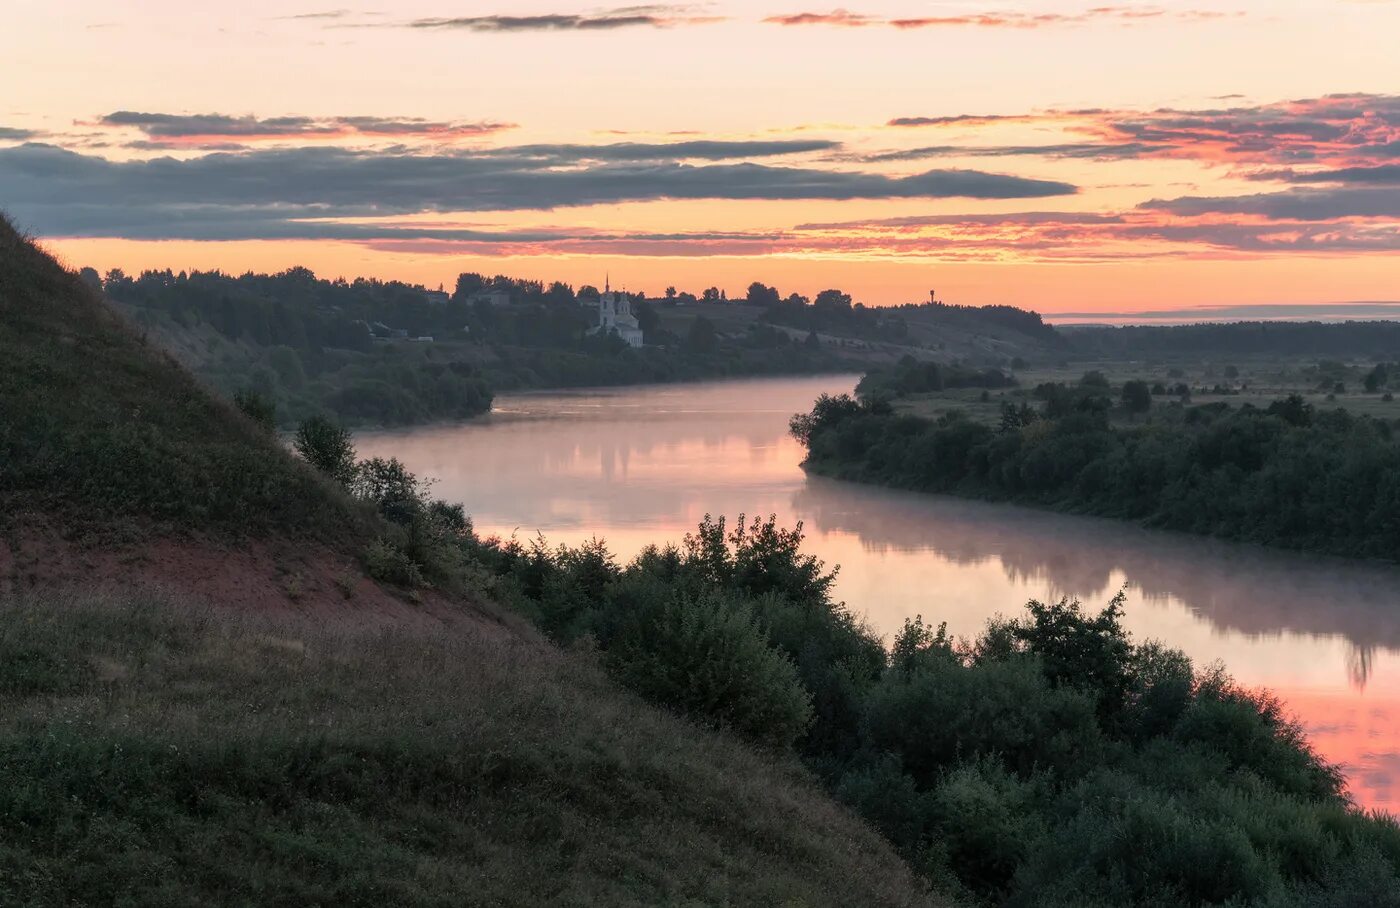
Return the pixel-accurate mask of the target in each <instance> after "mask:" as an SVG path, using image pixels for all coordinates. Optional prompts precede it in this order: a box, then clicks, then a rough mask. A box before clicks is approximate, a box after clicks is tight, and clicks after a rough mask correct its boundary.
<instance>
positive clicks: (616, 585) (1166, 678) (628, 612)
mask: <svg viewBox="0 0 1400 908" xmlns="http://www.w3.org/2000/svg"><path fill="white" fill-rule="evenodd" d="M827 403H828V406H830V407H836V408H838V409H840V410H842V411H847V410H849V409H850V407H851V406H852V405H851V404H850V403H848V402H846V401H841V400H839V399H832V400H829V401H828V402H827ZM855 406H856V409H857V411H859V409H860V407H859V405H855ZM852 418H854V417H852ZM801 542H802V533H801V528H800V526H799V527H798V528H796V529H792V530H789V529H784V528H783V527H781V526H779V525H778V524H777V522H776V520H774V519H772V518H770V519H768V520H762V521H748V522H746V521H744V520H743V519H742V518H741V519H740V520H739V521H738V522H737V523H736V524H735V525H734V526H733V527H732V528H731V527H729V526H728V525H727V524H726V522H725V521H723V520H712V519H710V518H708V517H707V518H706V519H705V520H704V521H703V522H702V523H701V524H700V526H699V527H698V528H697V530H696V531H695V532H694V533H692V534H689V535H688V536H687V537H686V538H685V540H684V542H683V543H682V544H681V545H679V546H673V547H667V548H649V549H646V550H645V551H643V552H642V553H641V554H640V555H639V556H638V557H637V558H635V559H634V560H633V561H632V562H630V563H628V564H626V565H619V564H618V563H617V562H616V560H615V559H614V558H613V556H612V555H611V554H610V553H609V551H608V549H607V547H606V546H605V545H604V544H603V543H601V542H597V541H595V542H592V543H589V544H586V545H583V546H579V547H577V548H570V547H567V546H565V547H559V548H554V549H551V548H550V547H548V546H547V545H546V544H545V543H544V541H543V540H542V539H537V540H535V541H534V542H533V543H531V544H529V545H525V544H522V543H520V542H519V541H517V540H514V539H511V540H504V541H503V540H499V539H487V540H483V539H478V538H476V537H475V536H471V537H469V539H468V541H467V542H466V543H465V547H466V549H467V550H468V551H469V552H470V553H471V557H472V558H473V559H474V560H476V561H478V562H480V563H482V564H483V565H485V566H486V567H487V569H488V570H489V571H490V572H491V573H492V574H494V575H496V577H497V578H498V579H499V580H500V583H501V586H500V587H499V590H500V592H501V593H502V594H504V595H506V596H508V597H509V598H513V599H514V601H515V602H516V603H517V604H518V605H519V606H520V607H521V608H522V609H523V610H525V611H527V612H528V613H529V614H531V615H532V616H533V617H534V618H535V620H536V621H538V622H539V624H540V625H541V627H543V628H544V629H545V630H546V631H547V632H549V633H550V635H551V636H553V637H554V638H555V639H556V640H559V641H560V642H563V643H572V642H576V641H579V640H581V639H587V640H589V641H591V642H592V643H593V644H594V645H596V646H597V647H598V649H599V650H600V652H601V658H602V660H603V663H604V664H605V665H606V666H608V668H609V670H610V671H611V673H612V674H613V676H614V677H615V678H617V679H618V680H619V681H621V682H622V683H624V684H626V685H628V686H629V687H631V688H633V689H634V690H636V691H638V692H639V693H641V694H642V695H643V696H646V697H647V698H649V699H651V700H653V701H654V702H657V703H661V704H664V705H667V706H670V707H671V708H673V709H676V710H678V711H680V712H683V713H685V714H687V715H690V716H691V717H692V718H695V719H697V720H698V721H701V722H703V723H705V724H710V725H715V726H719V727H723V728H728V729H730V730H732V731H734V732H736V733H738V734H740V735H743V736H745V737H747V738H749V739H750V740H755V741H758V742H761V743H763V744H765V745H767V746H780V745H783V744H786V743H788V742H792V743H793V746H794V747H795V749H796V751H797V752H798V753H799V754H800V755H801V756H802V757H803V758H804V759H805V761H806V762H807V764H808V765H809V766H810V767H811V768H812V770H813V771H814V772H815V773H816V775H817V776H818V777H819V778H821V779H822V780H823V781H824V782H825V783H826V784H827V785H828V787H829V788H830V790H831V791H832V792H833V793H834V794H835V795H836V796H837V797H839V798H840V799H842V800H843V801H845V802H846V803H848V804H850V805H851V806H852V807H854V808H855V809H856V810H857V811H859V812H860V813H861V814H862V815H863V816H864V817H866V819H867V820H868V821H869V822H870V823H871V824H872V825H874V826H875V827H876V828H877V829H879V830H880V831H881V832H882V833H883V834H884V835H886V836H887V837H888V838H889V839H890V840H891V841H892V842H894V843H895V844H896V845H897V846H898V847H899V848H900V850H901V852H902V853H903V854H904V855H905V856H906V858H907V859H908V860H909V861H910V862H911V863H912V864H913V865H914V866H915V867H917V868H918V869H919V870H920V871H921V872H922V873H923V874H924V875H925V876H926V877H927V878H928V879H930V880H931V881H933V882H934V883H935V884H936V885H937V886H938V887H939V888H940V889H942V890H943V891H945V892H947V893H949V894H951V895H954V896H958V897H961V898H963V899H965V900H966V901H968V902H970V903H973V904H1003V905H1017V906H1020V905H1024V906H1064V908H1069V906H1076V908H1078V906H1105V908H1106V906H1119V905H1162V906H1167V905H1173V906H1176V905H1195V906H1213V905H1219V906H1222V908H1223V906H1227V905H1228V906H1248V905H1258V906H1279V908H1282V906H1299V908H1301V906H1304V905H1314V904H1337V905H1343V904H1348V905H1349V904H1381V905H1384V904H1394V902H1393V901H1392V902H1386V901H1384V900H1381V901H1377V902H1364V901H1363V902H1357V901H1348V900H1347V899H1350V898H1352V897H1353V896H1352V895H1351V894H1361V895H1370V894H1388V896H1387V897H1392V896H1393V894H1394V893H1396V892H1400V827H1397V825H1396V824H1395V822H1394V821H1393V820H1391V819H1389V818H1384V817H1381V816H1378V815H1369V814H1366V813H1364V812H1361V811H1358V810H1356V809H1355V808H1354V807H1352V806H1351V804H1350V803H1349V801H1348V800H1347V798H1346V796H1345V793H1344V790H1343V786H1342V782H1341V778H1340V775H1339V773H1338V771H1337V770H1336V768H1334V767H1332V766H1330V765H1328V764H1326V763H1325V762H1323V761H1322V760H1321V759H1319V758H1318V756H1317V755H1316V754H1315V753H1314V752H1313V751H1312V750H1311V749H1310V747H1309V746H1308V744H1307V742H1306V740H1305V739H1304V737H1303V735H1302V733H1301V731H1300V730H1299V728H1298V727H1297V725H1296V724H1294V723H1293V722H1292V721H1290V719H1289V718H1288V716H1287V713H1286V710H1285V708H1284V706H1283V704H1281V703H1280V702H1279V701H1277V700H1276V699H1275V698H1273V697H1271V696H1269V695H1268V694H1266V693H1263V692H1257V691H1250V690H1246V689H1244V688H1242V687H1240V686H1239V685H1238V684H1236V683H1235V682H1233V681H1232V680H1231V679H1230V678H1229V676H1228V675H1226V674H1225V672H1224V671H1223V669H1221V668H1219V667H1210V668H1207V669H1204V670H1199V669H1197V668H1196V667H1195V666H1193V665H1192V664H1191V661H1190V660H1189V659H1188V658H1187V657H1186V656H1185V655H1184V654H1182V653H1180V652H1177V651H1174V650H1170V649H1167V648H1165V647H1163V646H1161V645H1160V644H1157V643H1152V642H1148V643H1142V644H1138V643H1134V642H1133V641H1132V640H1131V639H1130V638H1129V637H1128V635H1127V633H1126V631H1124V629H1123V627H1122V622H1121V618H1122V611H1123V601H1122V598H1121V597H1119V598H1117V599H1115V600H1114V601H1113V602H1112V603H1110V604H1109V606H1108V607H1107V608H1106V609H1104V610H1103V611H1101V612H1098V613H1090V612H1086V611H1085V610H1084V609H1083V608H1082V607H1081V606H1080V605H1079V603H1077V602H1070V601H1060V602H1050V603H1040V602H1031V603H1030V604H1029V605H1028V607H1027V609H1026V612H1025V614H1024V615H1023V616H1022V617H1019V618H1015V619H997V620H994V621H993V622H991V623H990V624H989V625H988V626H987V627H986V629H985V630H984V631H983V632H982V633H981V634H980V635H979V636H977V637H976V638H975V639H972V640H962V641H955V640H954V639H953V638H951V637H950V636H949V634H948V633H947V631H946V629H945V628H943V627H939V628H932V627H929V626H928V625H926V624H924V623H923V622H922V620H919V619H915V620H913V621H910V622H908V623H907V624H906V626H905V628H904V630H903V631H902V632H901V633H900V634H898V635H897V636H896V637H895V638H894V640H893V641H892V642H891V645H890V646H889V648H888V650H887V649H886V648H885V647H884V646H883V645H882V643H881V642H880V641H879V640H878V639H877V638H875V637H874V635H873V634H871V633H870V632H869V631H868V630H866V629H865V628H863V627H862V626H861V625H860V624H859V622H857V621H856V620H855V619H854V618H853V617H852V616H851V615H850V613H849V612H848V611H847V610H846V609H845V607H844V606H842V605H841V604H839V603H836V602H834V601H833V600H832V598H831V592H832V583H833V581H834V574H832V573H830V572H828V571H826V570H825V568H824V567H823V566H822V565H821V563H820V562H818V561H817V560H815V559H814V558H812V557H810V556H807V555H805V554H803V553H802V551H801ZM1361 895H1357V896H1356V897H1358V898H1359V897H1361Z"/></svg>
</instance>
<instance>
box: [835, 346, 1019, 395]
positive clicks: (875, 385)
mask: <svg viewBox="0 0 1400 908" xmlns="http://www.w3.org/2000/svg"><path fill="white" fill-rule="evenodd" d="M1014 387H1016V378H1015V376H1013V375H1011V374H1010V373H1007V372H1003V371H1002V370H1000V369H977V368H973V367H971V366H963V365H960V364H958V363H935V362H924V361H920V360H916V359H914V358H913V357H911V356H906V357H904V358H903V359H901V360H900V361H899V362H898V363H896V364H895V365H893V366H890V367H888V368H884V369H875V370H872V371H870V372H868V373H866V375H865V377H864V378H862V379H861V380H860V384H858V385H857V386H856V393H857V394H859V395H860V396H861V397H887V398H897V397H905V396H907V395H910V394H928V393H931V392H936V391H944V390H947V389H949V388H986V389H992V390H995V389H998V388H1014Z"/></svg>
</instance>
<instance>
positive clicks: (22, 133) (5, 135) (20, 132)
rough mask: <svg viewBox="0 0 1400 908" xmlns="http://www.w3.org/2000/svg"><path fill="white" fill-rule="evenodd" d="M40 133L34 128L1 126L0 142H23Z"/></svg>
mask: <svg viewBox="0 0 1400 908" xmlns="http://www.w3.org/2000/svg"><path fill="white" fill-rule="evenodd" d="M37 135H38V133H37V132H35V131H34V130H32V129H18V128H16V127H13V126H0V142H23V141H25V140H27V139H32V138H34V137H35V136H37Z"/></svg>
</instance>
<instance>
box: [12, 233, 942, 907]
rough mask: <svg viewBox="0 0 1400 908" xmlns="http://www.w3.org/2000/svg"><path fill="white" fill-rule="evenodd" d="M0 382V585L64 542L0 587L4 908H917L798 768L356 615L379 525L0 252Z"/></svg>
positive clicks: (412, 601) (909, 889)
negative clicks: (164, 590) (77, 539)
mask: <svg viewBox="0 0 1400 908" xmlns="http://www.w3.org/2000/svg"><path fill="white" fill-rule="evenodd" d="M0 361H3V362H4V363H5V364H6V367H5V368H4V369H3V370H0V513H3V515H4V521H5V526H4V529H5V536H6V544H5V545H4V546H0V566H3V565H5V563H6V557H7V556H10V555H11V553H12V552H22V553H30V554H31V555H32V552H33V551H34V546H33V544H32V543H33V536H34V534H35V532H36V528H38V530H40V531H44V532H48V533H53V532H55V531H56V532H57V533H58V534H60V535H65V536H74V535H77V536H81V537H82V539H83V544H82V546H79V547H71V546H70V547H66V548H65V547H63V546H51V547H49V548H47V549H44V550H42V551H43V557H39V558H31V559H30V561H29V562H27V563H26V564H25V566H24V568H23V570H24V572H25V574H26V583H24V584H17V583H13V582H9V583H7V577H4V576H0V904H22V905H71V904H132V905H137V904H139V905H198V904H228V903H236V904H286V905H383V904H395V905H462V904H474V905H539V904H566V905H657V904H675V905H682V904H684V905H806V906H817V905H852V904H872V905H916V904H929V902H928V900H927V897H926V896H925V894H924V891H923V888H922V887H921V886H920V885H919V884H918V883H917V882H916V881H915V880H914V878H913V876H912V874H911V872H910V871H909V869H908V868H907V866H906V865H904V864H903V863H902V862H901V861H900V860H899V858H898V857H897V856H896V855H895V853H894V851H893V850H892V848H891V847H890V846H889V844H888V843H886V842H885V841H884V840H883V839H881V838H880V837H879V836H878V835H877V834H876V833H875V832H874V831H873V830H871V829H870V828H869V827H867V826H865V825H864V824H862V823H860V822H859V821H857V820H856V819H855V818H854V817H853V816H852V815H850V814H849V813H848V812H847V811H845V810H843V809H841V808H838V807H837V806H836V805H835V804H834V803H833V802H832V801H831V800H830V799H829V798H828V797H826V796H825V795H823V794H822V793H821V792H820V790H819V789H818V788H817V786H816V784H815V782H813V781H812V780H811V779H810V778H809V776H808V775H807V773H806V772H805V771H804V770H802V769H801V767H800V766H799V764H798V763H797V761H796V759H795V757H793V756H791V755H790V754H780V753H777V752H768V751H759V750H754V749H751V748H749V747H746V746H745V745H743V744H741V743H740V742H739V741H738V740H737V739H735V738H733V737H731V736H729V735H726V734H722V733H717V732H713V731H707V730H704V729H702V728H700V727H698V726H696V725H693V724H691V723H689V722H687V721H685V720H683V719H681V718H678V717H676V716H675V715H672V714H670V713H667V712H663V711H660V710H657V709H655V708H652V707H649V706H646V705H644V704H643V703H642V702H641V701H640V700H639V699H637V698H636V697H635V696H633V695H631V694H627V693H624V692H622V691H621V690H619V689H618V688H617V687H615V686H614V685H613V684H612V683H611V682H610V681H608V680H607V678H606V676H605V675H604V673H603V672H602V671H601V670H599V669H598V668H597V667H596V666H595V664H594V660H593V659H592V658H591V657H589V656H587V655H585V654H566V653H563V652H561V651H559V650H557V649H554V648H553V647H551V646H550V645H549V644H547V643H545V642H543V641H542V640H541V639H540V638H539V637H538V636H536V635H535V634H533V633H532V632H528V631H523V630H516V629H514V628H515V627H516V626H517V625H512V624H511V623H510V622H501V621H497V620H492V618H491V616H490V615H489V614H488V611H489V607H488V606H485V605H480V604H475V603H473V602H470V601H466V600H458V599H452V598H449V597H446V596H444V595H442V594H441V593H440V592H438V593H429V594H427V595H426V596H424V597H421V598H420V597H416V596H408V595H401V594H399V593H393V592H386V591H385V590H383V589H382V588H380V587H378V586H376V585H375V584H373V583H370V582H369V581H368V580H366V579H365V578H364V576H363V570H362V569H358V568H355V562H354V560H353V557H347V556H349V554H350V553H359V552H361V551H363V548H364V545H365V543H366V540H373V539H374V538H375V537H377V536H379V535H380V534H381V533H384V532H387V531H389V530H390V529H392V528H391V527H389V526H388V525H387V524H385V523H384V521H383V520H381V518H380V517H379V516H378V515H377V514H376V513H375V512H374V510H373V509H372V508H370V507H368V506H367V505H366V504H364V503H363V502H357V501H355V500H352V499H351V498H350V497H349V496H348V495H347V494H346V493H345V492H344V491H343V490H342V489H340V488H339V487H338V486H336V485H335V484H334V483H332V482H330V481H328V480H325V479H323V478H321V477H319V476H317V475H315V474H314V473H313V472H312V471H311V470H310V469H309V468H308V467H307V466H306V465H304V464H302V463H301V462H299V461H298V460H296V459H295V458H293V457H292V456H291V455H290V454H288V453H287V452H286V451H285V450H284V449H283V448H282V446H281V445H280V444H279V443H278V442H277V441H276V440H275V438H273V437H272V436H271V435H269V434H267V433H266V432H265V430H262V429H260V428H259V427H257V426H256V425H254V424H253V423H251V422H250V421H248V420H247V419H245V418H244V417H243V416H242V415H241V414H239V413H238V412H237V411H236V410H234V409H233V408H231V407H229V406H227V405H225V404H224V403H222V402H220V401H219V400H218V399H216V398H215V397H213V396H212V395H210V394H209V393H206V392H205V391H204V390H202V389H201V388H199V387H198V386H197V385H196V384H195V383H194V382H193V380H192V379H191V378H190V376H189V375H188V374H187V373H186V372H185V371H183V370H182V369H181V368H180V367H179V366H178V365H177V364H175V363H174V362H173V361H172V360H170V359H169V358H168V357H166V356H165V355H163V354H160V353H158V352H157V351H155V350H154V349H152V348H151V347H150V346H148V345H147V344H145V343H143V341H142V339H141V338H140V336H139V335H138V334H136V333H134V332H133V331H132V330H131V329H129V328H128V326H127V325H126V324H124V323H123V322H122V321H121V320H120V319H119V318H118V317H116V316H115V315H114V314H113V313H112V312H111V311H109V310H108V309H107V308H106V307H105V305H104V304H103V303H102V302H101V301H100V300H99V299H97V298H96V297H95V296H94V295H92V293H91V292H90V291H89V290H88V289H87V288H86V287H85V286H84V285H83V284H82V283H81V282H79V281H78V280H77V279H75V278H73V277H72V276H70V275H69V274H67V273H65V272H64V271H63V270H62V269H61V268H60V267H59V266H58V265H57V264H56V263H55V262H54V261H53V260H52V259H50V258H49V257H48V256H46V255H44V254H43V253H42V252H40V251H39V250H37V249H35V248H34V247H33V246H32V245H30V244H29V243H27V242H25V241H24V239H23V238H21V237H19V236H18V235H16V234H15V232H14V231H13V230H12V229H11V228H10V226H9V225H8V224H5V223H3V222H0ZM400 504H401V503H400ZM114 528H116V529H117V530H118V532H116V533H115V534H114V533H113V529H114ZM114 535H115V536H116V537H118V539H117V540H113V539H112V538H111V537H113V536H114ZM172 538H174V539H176V540H177V541H178V542H177V543H175V544H172V542H171V539H172ZM118 542H119V545H118V554H116V555H113V545H117V543H118ZM172 546H173V547H172ZM323 550H324V551H330V550H334V552H335V553H336V554H337V556H338V557H339V558H340V560H339V561H338V562H336V564H337V565H339V566H345V565H348V566H349V568H355V569H357V570H359V573H358V574H356V575H354V576H353V577H336V578H335V579H334V581H333V583H334V586H335V587H337V588H341V591H342V592H343V593H344V598H343V599H342V598H341V597H340V595H339V594H338V593H335V592H334V590H331V593H332V594H333V596H332V598H330V599H326V598H324V597H323V598H322V599H321V600H317V601H315V602H313V601H311V600H310V599H308V598H306V597H304V596H302V595H300V593H298V594H296V595H294V594H293V589H294V588H299V587H300V585H301V583H302V582H303V578H302V577H301V576H300V575H296V574H288V575H287V576H286V577H285V583H286V594H285V595H283V594H282V593H281V591H280V589H279V588H278V587H275V586H274V587H270V589H271V590H272V591H273V593H272V594H271V595H265V594H264V593H265V591H266V590H268V589H269V587H268V586H267V585H266V583H265V582H264V584H263V585H262V586H259V585H258V584H257V583H252V582H251V581H249V580H248V579H247V577H245V576H233V577H226V578H225V579H226V580H228V585H226V586H224V587H215V588H214V590H215V591H214V592H213V593H211V592H210V587H207V586H201V585H200V583H199V582H198V581H199V580H200V579H201V575H203V574H205V573H209V572H214V571H217V570H225V569H226V565H228V564H234V565H235V566H238V565H243V566H242V567H238V570H241V571H243V572H244V574H248V573H249V572H251V571H253V570H255V569H258V566H257V565H252V566H249V565H248V563H249V562H256V561H258V560H259V557H260V556H261V555H263V554H264V553H265V555H266V557H267V559H268V560H273V559H278V560H286V561H289V562H290V561H295V560H296V558H297V557H298V556H299V555H302V554H304V553H306V552H315V551H323ZM45 558H47V563H46V562H45V560H44V559H45ZM308 560H309V561H314V558H309V559H308ZM10 563H11V564H12V565H14V564H17V563H18V559H17V558H14V557H11V558H10ZM313 567H314V565H313ZM98 568H100V569H98ZM261 569H262V570H263V571H264V573H267V574H272V573H273V569H274V565H271V564H269V565H263V566H261ZM336 569H339V567H337V568H336ZM6 570H7V571H8V570H10V569H9V568H6ZM15 570H16V571H17V570H18V569H17V568H16V569H15ZM308 570H310V568H308ZM325 570H327V569H325V568H324V567H323V570H322V573H325ZM153 577H154V578H155V579H163V580H165V581H166V585H167V587H168V588H169V589H170V590H171V592H170V593H169V595H168V597H167V598H166V599H162V600H159V601H154V600H152V599H151V598H149V597H147V596H144V595H140V594H133V593H130V592H122V593H120V594H117V593H113V592H111V590H118V589H119V590H129V589H131V588H132V587H133V586H135V585H136V584H137V581H140V580H146V579H151V578H153ZM323 579H325V578H323ZM73 584H81V585H82V586H83V587H84V588H85V589H86V590H88V591H87V592H84V593H81V594H75V593H73V592H71V586H72V585H73ZM324 585H325V586H327V587H330V586H331V585H332V581H330V580H326V582H325V584H324ZM7 586H8V588H9V590H10V591H9V592H6V589H7ZM95 586H98V587H104V588H106V589H107V591H106V592H103V591H100V590H99V591H97V592H91V588H92V587H95ZM65 587H68V589H65ZM17 589H24V590H27V592H22V593H21V592H15V590H17ZM223 589H227V590H229V591H230V593H229V596H230V597H231V598H225V597H222V596H221V595H220V594H219V592H218V591H219V590H223ZM191 590H196V591H198V592H199V593H200V594H201V595H199V596H194V595H191ZM260 591H263V592H260ZM230 602H236V603H237V604H240V605H244V606H251V607H252V609H251V610H248V611H245V612H243V613H239V612H236V611H232V610H230V609H229V608H228V607H227V606H228V605H229V604H230ZM221 606H223V607H222V608H221ZM391 607H394V608H397V609H398V611H393V610H390V611H388V612H386V611H385V609H391ZM454 610H455V611H454ZM386 614H387V616H388V620H385V617H386ZM402 619H410V620H402ZM395 620H400V623H399V624H397V625H396V624H394V621H395Z"/></svg>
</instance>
